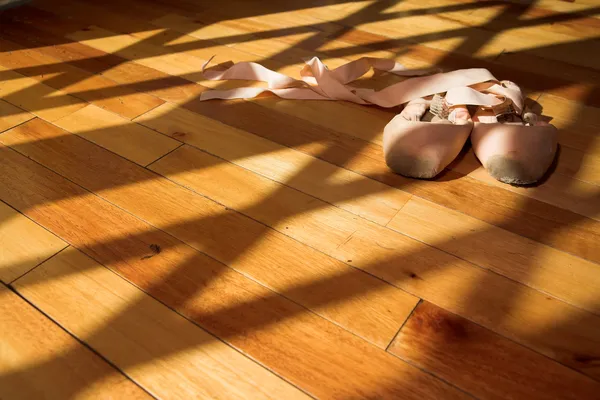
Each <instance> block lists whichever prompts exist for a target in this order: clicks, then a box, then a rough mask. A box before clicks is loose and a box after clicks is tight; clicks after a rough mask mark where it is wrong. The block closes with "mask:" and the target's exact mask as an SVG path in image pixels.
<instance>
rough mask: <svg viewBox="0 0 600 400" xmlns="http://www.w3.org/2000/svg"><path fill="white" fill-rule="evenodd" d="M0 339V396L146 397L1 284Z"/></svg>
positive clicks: (22, 397) (137, 388) (132, 384)
mask: <svg viewBox="0 0 600 400" xmlns="http://www.w3.org/2000/svg"><path fill="white" fill-rule="evenodd" d="M42 332H43V334H41V333H42ZM0 339H1V342H2V345H1V346H0V349H1V350H2V351H0V396H1V397H2V398H3V399H34V398H35V399H40V398H53V399H66V398H78V399H98V398H127V399H151V398H152V397H151V396H149V395H148V394H147V393H146V392H144V391H143V390H141V389H140V388H139V387H138V386H136V385H135V384H134V383H132V382H131V381H130V380H128V379H127V378H126V377H125V376H123V375H122V374H121V373H119V372H118V371H117V370H115V369H114V368H113V367H111V366H110V365H109V364H108V363H106V362H105V361H104V360H102V359H101V358H100V357H98V356H97V355H96V354H94V353H93V352H92V351H90V350H89V349H88V348H86V347H85V346H84V345H82V344H81V343H79V342H78V341H77V340H75V339H74V338H73V337H72V336H71V335H69V334H68V333H67V332H65V331H64V330H62V329H61V328H60V327H59V326H57V325H56V324H54V323H53V322H52V321H51V320H49V319H48V318H46V317H45V316H44V315H43V314H42V313H40V312H39V311H38V310H36V309H35V308H33V307H32V306H31V305H29V304H28V303H27V302H26V301H25V300H23V299H22V298H20V297H19V296H18V295H17V294H15V293H14V292H12V291H11V290H10V289H8V288H7V287H6V286H4V285H2V284H0Z"/></svg>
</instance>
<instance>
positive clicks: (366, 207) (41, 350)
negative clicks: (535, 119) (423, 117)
mask: <svg viewBox="0 0 600 400" xmlns="http://www.w3.org/2000/svg"><path fill="white" fill-rule="evenodd" d="M599 16H600V7H598V4H596V2H594V1H592V0H580V1H576V2H554V1H547V0H543V1H537V2H521V1H519V0H511V1H508V2H493V1H489V2H478V1H473V0H425V1H404V2H379V1H366V2H364V1H351V0H337V1H327V2H322V1H319V0H309V1H299V0H286V1H282V2H261V1H257V0H256V1H255V0H252V1H240V0H224V1H222V2H216V3H215V2H205V1H202V0H176V1H166V0H152V1H145V0H131V1H128V2H126V3H123V2H119V1H117V0H106V1H104V2H101V3H90V2H85V1H83V0H46V1H43V0H36V1H34V2H33V3H32V4H30V5H26V6H24V7H21V8H17V9H14V10H11V11H7V12H3V13H0V78H1V79H0V98H1V99H0V280H1V281H2V282H4V284H5V285H9V286H10V287H7V286H2V287H0V297H2V299H3V301H2V302H0V307H2V311H3V312H2V313H1V315H0V319H2V321H0V322H1V323H0V327H1V335H2V341H1V344H0V397H2V398H3V399H4V398H7V399H13V398H15V399H21V398H32V396H33V397H36V398H43V396H45V397H46V398H66V397H69V398H71V397H72V398H88V397H89V398H137V397H149V396H154V397H156V398H169V399H170V398H181V399H190V398H207V399H215V398H219V399H221V398H222V399H227V398H236V399H237V398H252V399H254V398H260V399H263V398H276V399H281V398H286V399H288V398H290V399H291V398H310V397H314V398H319V399H350V398H351V399H359V398H384V399H388V398H389V399H409V398H418V399H446V398H481V399H507V398H514V399H525V398H526V399H551V398H573V399H600V364H599V360H600V297H599V294H598V293H600V265H599V263H600V245H599V243H600V142H599V141H598V132H599V130H600V111H599V107H600V88H599V87H598V82H600V58H599V57H600V55H599V54H600V53H599V52H598V51H597V48H598V46H599V42H598V40H599V37H600V33H599V32H600V18H599ZM315 55H316V56H319V57H321V58H322V59H323V60H324V61H325V62H326V63H327V64H328V65H329V66H330V67H336V66H338V65H341V64H343V63H345V62H347V61H349V60H353V59H356V58H358V57H361V56H373V57H384V58H394V59H396V60H398V61H400V62H402V63H403V64H405V65H407V66H408V67H418V68H421V67H436V68H442V69H445V70H449V69H457V68H470V67H484V68H488V69H490V70H491V71H492V73H493V74H494V75H496V76H497V77H498V78H501V79H510V80H513V81H515V82H517V83H518V84H519V85H521V86H522V87H523V88H524V89H525V91H526V93H527V95H528V98H529V100H528V101H529V102H530V103H531V104H533V103H534V102H537V103H539V105H541V107H543V114H544V115H545V116H547V117H549V118H552V122H553V123H554V124H555V125H556V126H557V127H558V128H559V142H560V145H561V148H560V154H559V157H558V159H557V162H556V163H555V165H554V167H553V169H552V171H551V172H552V173H551V174H549V176H548V177H547V178H546V179H545V180H544V181H543V183H542V184H541V185H539V186H536V187H528V188H519V187H512V186H508V185H504V184H501V183H499V182H497V181H495V180H494V179H492V178H491V177H490V176H489V175H488V174H487V173H486V171H485V170H484V169H483V168H482V167H481V166H480V164H479V162H478V161H477V159H476V158H475V156H474V154H473V152H472V150H470V149H469V148H468V146H467V148H465V151H464V152H463V154H461V156H460V157H459V158H458V159H457V160H456V161H455V162H454V163H452V164H451V165H450V166H449V168H448V169H447V171H445V172H444V173H443V174H442V175H441V176H440V177H438V178H436V179H434V180H431V181H417V180H411V179H406V178H403V177H401V176H398V175H395V174H393V173H391V172H390V171H389V170H388V169H387V167H386V166H385V163H384V161H383V157H382V154H381V153H382V148H381V146H382V130H383V127H384V126H385V124H386V123H387V122H388V121H389V120H390V119H391V118H392V117H393V116H394V114H395V113H397V111H398V110H383V109H378V108H375V107H363V106H358V105H355V104H348V103H344V102H309V101H307V102H298V101H288V100H282V99H279V98H276V97H273V96H262V97H261V98H258V99H252V100H248V101H211V102H199V101H198V99H197V97H198V95H199V94H200V93H201V92H203V91H205V90H208V89H211V88H230V87H236V86H239V85H245V84H247V83H246V82H210V81H206V80H204V79H203V77H202V73H201V68H202V65H203V64H204V63H205V62H206V60H208V59H209V58H211V57H213V56H214V59H213V63H215V64H218V63H221V62H226V61H230V60H231V61H234V62H240V61H256V62H259V63H262V64H263V65H266V66H268V67H269V68H273V69H276V70H278V71H280V72H283V73H286V74H290V75H292V76H295V77H297V76H298V73H299V70H300V68H301V66H302V63H303V59H304V58H307V57H312V56H315ZM395 79H396V78H393V77H390V76H388V75H386V74H370V75H369V76H368V79H361V80H360V81H359V82H357V85H359V86H361V87H381V85H384V84H389V83H391V82H394V81H396V80H395ZM67 332H68V333H67ZM73 370H76V371H77V372H76V373H73V372H72V371H73ZM40 396H41V397H40Z"/></svg>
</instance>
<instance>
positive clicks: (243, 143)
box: [135, 104, 410, 225]
mask: <svg viewBox="0 0 600 400" xmlns="http://www.w3.org/2000/svg"><path fill="white" fill-rule="evenodd" d="M135 121H136V122H139V123H140V124H142V125H145V126H148V127H150V128H152V129H155V130H157V131H158V132H161V133H164V134H166V135H169V136H171V137H174V138H176V139H177V140H180V141H183V142H185V143H189V144H192V145H194V146H196V147H199V148H201V149H206V150H207V151H208V152H210V153H212V154H215V155H217V156H219V157H222V158H225V159H227V160H230V161H233V160H235V162H236V163H237V164H239V165H241V166H243V167H244V168H248V169H250V170H252V171H255V172H257V173H259V174H261V175H264V176H267V177H269V178H271V179H274V180H276V181H278V182H286V184H287V185H289V186H292V187H294V188H296V189H298V190H301V191H303V192H305V193H308V194H311V195H313V196H316V197H319V198H321V199H323V200H325V201H328V202H330V203H333V204H336V205H337V206H338V207H340V208H343V209H345V210H349V211H352V212H353V213H355V214H357V215H360V216H363V217H365V218H367V219H369V220H372V221H376V222H378V223H380V224H382V225H385V224H386V223H388V222H389V221H390V220H391V218H392V217H393V216H394V215H395V214H396V213H397V212H398V210H400V209H401V208H402V206H403V205H404V204H405V203H406V202H407V201H408V199H409V198H410V195H409V194H407V193H404V192H401V191H398V190H393V189H391V188H390V187H388V186H386V185H383V184H381V183H379V182H375V181H372V180H368V179H364V178H363V177H362V176H360V175H358V174H356V173H353V172H351V171H347V170H344V169H341V168H338V167H336V166H334V165H331V164H328V163H326V162H324V161H320V160H318V159H314V158H312V157H310V156H308V155H306V154H303V153H301V152H298V151H295V150H292V149H289V148H286V147H284V146H281V145H279V144H277V143H273V142H271V141H269V140H265V139H263V138H261V137H258V136H255V135H251V134H248V133H247V132H245V131H243V130H240V129H237V128H235V127H231V126H229V125H225V124H222V123H220V122H219V121H216V120H214V119H212V118H210V117H207V116H205V115H200V114H196V113H193V112H190V111H188V110H185V109H183V108H180V107H177V106H175V105H171V104H165V105H163V106H161V107H158V108H156V109H155V110H152V111H151V112H149V113H146V114H145V115H143V116H141V117H139V118H137V119H136V120H135ZM315 145H317V146H318V144H315Z"/></svg>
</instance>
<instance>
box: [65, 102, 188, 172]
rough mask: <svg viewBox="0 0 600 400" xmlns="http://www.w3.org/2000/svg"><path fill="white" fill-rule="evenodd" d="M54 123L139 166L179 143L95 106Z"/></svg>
mask: <svg viewBox="0 0 600 400" xmlns="http://www.w3.org/2000/svg"><path fill="white" fill-rule="evenodd" d="M54 124H55V125H56V126H59V127H61V128H63V129H65V130H68V131H69V132H72V133H76V134H78V135H79V136H81V137H84V138H86V139H87V140H89V141H90V142H94V143H96V144H98V145H100V146H102V147H104V148H106V149H108V150H110V151H112V152H114V153H117V154H119V155H120V156H123V157H125V158H127V159H128V160H131V161H133V162H135V163H137V164H140V165H148V164H150V163H151V162H153V161H154V160H156V159H158V158H160V157H162V156H164V155H165V154H167V153H168V152H170V151H172V150H173V149H175V148H177V146H179V145H180V144H181V143H180V142H178V141H176V140H173V139H170V138H168V137H165V136H164V135H161V134H160V133H157V132H155V131H153V130H151V129H148V128H146V127H144V126H141V125H138V124H136V123H134V122H131V121H129V120H128V119H126V118H123V117H120V116H118V115H116V114H112V113H111V112H109V111H106V110H103V109H102V108H99V107H96V106H94V105H88V106H86V107H84V108H82V109H80V110H78V111H76V112H74V113H73V114H71V115H68V116H66V117H64V118H61V119H58V120H56V121H54Z"/></svg>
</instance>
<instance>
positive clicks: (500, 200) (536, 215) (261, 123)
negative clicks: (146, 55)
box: [184, 101, 600, 262]
mask: <svg viewBox="0 0 600 400" xmlns="http://www.w3.org/2000/svg"><path fill="white" fill-rule="evenodd" d="M184 107H185V108H186V109H189V110H190V111H193V112H195V113H198V114H201V115H203V116H205V117H208V118H211V119H215V120H217V121H220V122H222V123H224V124H225V125H229V126H232V127H235V128H237V129H239V130H241V131H246V132H248V133H253V134H255V135H258V136H261V137H263V138H265V139H268V140H271V141H273V142H276V143H279V144H281V145H284V146H289V147H291V148H293V149H296V150H299V151H301V152H304V153H306V154H308V155H311V156H313V157H316V158H319V159H322V160H324V161H328V162H329V163H331V164H334V165H337V166H340V167H342V168H345V169H348V170H350V171H353V172H356V173H358V174H361V175H364V176H366V177H368V178H371V179H373V180H377V181H379V182H382V183H385V184H387V185H390V186H392V187H395V188H398V189H401V190H403V191H405V192H408V193H411V194H413V195H417V196H419V197H421V198H424V199H426V200H429V201H432V202H435V203H437V204H439V205H442V206H445V207H448V208H451V209H454V210H456V211H460V212H462V213H464V214H467V215H469V216H472V217H475V218H477V219H481V220H483V221H485V222H487V223H490V224H493V225H496V226H499V227H501V228H503V229H506V230H509V231H511V232H513V233H517V234H519V235H521V236H524V237H527V238H530V239H533V240H536V241H539V242H541V243H544V244H547V245H549V246H551V247H554V248H556V249H559V250H562V251H567V252H569V253H572V254H575V255H578V256H580V257H582V258H586V259H589V260H591V261H594V262H600V258H599V257H598V252H597V251H596V247H597V246H596V244H595V243H596V242H597V241H598V235H599V229H600V225H598V224H599V223H598V221H595V220H592V219H590V218H587V217H584V216H582V215H579V214H576V213H574V212H572V211H569V210H564V209H561V208H558V207H556V206H552V205H549V204H546V203H544V202H541V201H539V200H535V199H531V198H527V197H524V196H521V195H518V194H516V193H513V192H511V191H508V190H505V189H504V188H500V187H494V186H489V185H487V184H484V183H483V182H479V181H477V180H475V179H473V178H470V177H464V176H462V174H458V173H456V172H454V171H447V172H445V173H444V174H443V175H441V176H440V177H438V178H437V179H436V180H433V181H416V180H414V179H408V178H404V177H402V176H400V175H397V174H394V173H392V172H391V171H390V170H389V168H388V167H387V166H386V165H385V161H384V160H383V157H381V153H380V151H381V150H380V148H379V147H377V146H375V145H373V144H371V143H367V142H364V141H360V140H358V139H355V138H349V137H345V136H344V135H340V134H339V133H334V132H331V131H329V130H327V129H324V128H323V127H319V126H317V125H315V124H312V123H310V122H309V121H305V120H302V119H299V118H292V117H290V116H289V115H281V114H278V113H274V112H272V111H270V110H265V108H263V107H260V106H258V105H256V104H255V102H248V101H244V102H228V103H220V102H197V101H195V102H191V103H188V104H186V105H185V106H184ZM283 126H285V127H286V130H285V132H282V129H281V127H283ZM184 133H186V134H187V133H188V132H184ZM593 196H594V197H593V198H591V199H587V200H586V201H588V202H590V203H592V202H593V200H594V198H595V197H598V196H600V195H599V194H597V193H595V194H594V195H593ZM554 232H561V233H562V235H561V236H560V239H559V238H558V237H557V236H555V235H553V233H554Z"/></svg>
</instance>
